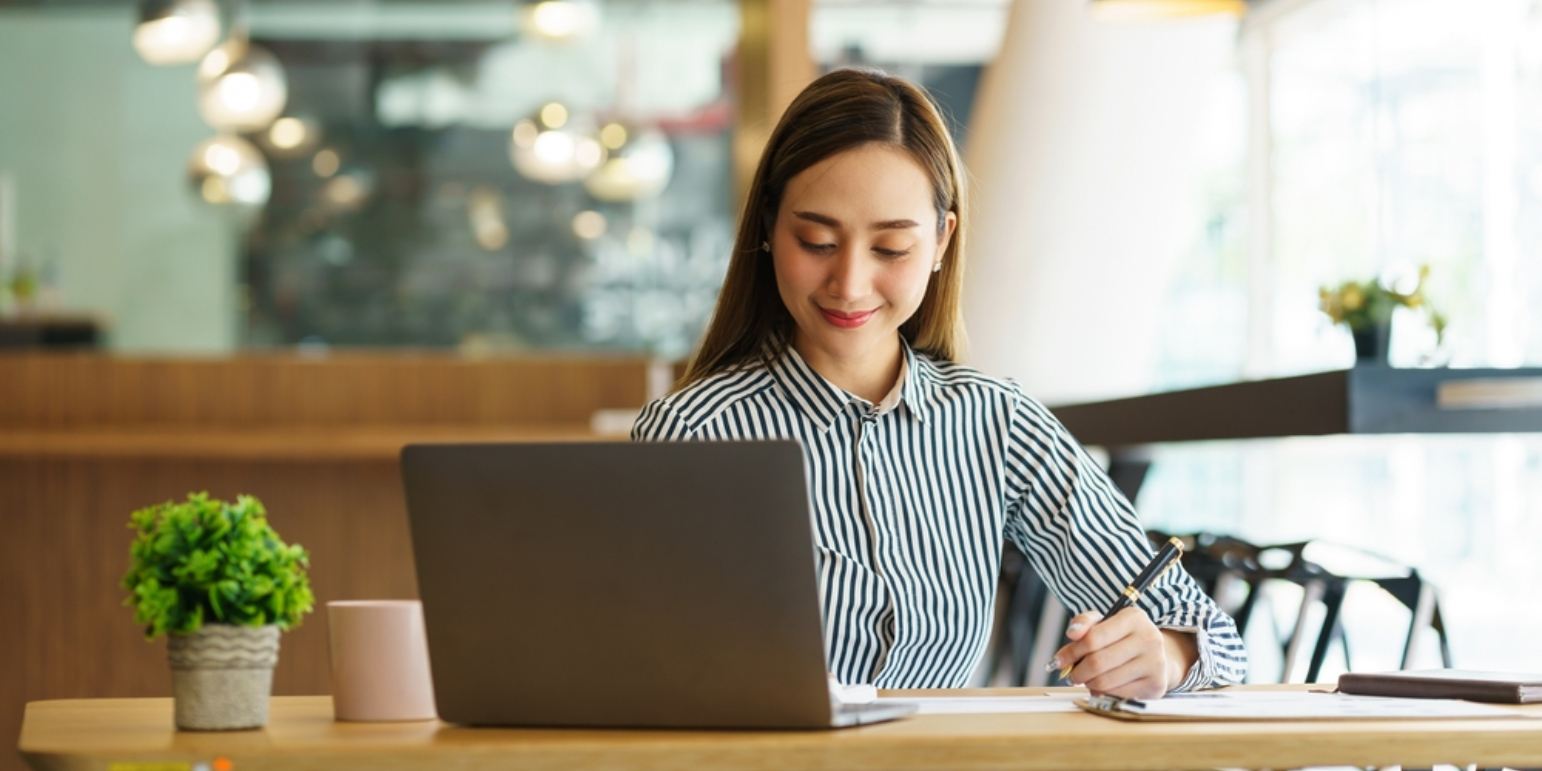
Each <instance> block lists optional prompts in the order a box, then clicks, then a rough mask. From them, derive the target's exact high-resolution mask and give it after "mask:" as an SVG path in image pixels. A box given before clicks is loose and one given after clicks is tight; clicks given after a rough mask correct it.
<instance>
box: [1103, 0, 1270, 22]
mask: <svg viewBox="0 0 1542 771" xmlns="http://www.w3.org/2000/svg"><path fill="white" fill-rule="evenodd" d="M1247 9H1248V4H1247V2H1246V1H1245V0H1092V17H1093V18H1094V19H1097V20H1098V21H1106V22H1113V23H1139V22H1147V21H1162V20H1164V19H1178V18H1184V17H1189V16H1211V15H1217V14H1227V15H1231V16H1237V17H1241V16H1242V15H1243V14H1245V13H1247Z"/></svg>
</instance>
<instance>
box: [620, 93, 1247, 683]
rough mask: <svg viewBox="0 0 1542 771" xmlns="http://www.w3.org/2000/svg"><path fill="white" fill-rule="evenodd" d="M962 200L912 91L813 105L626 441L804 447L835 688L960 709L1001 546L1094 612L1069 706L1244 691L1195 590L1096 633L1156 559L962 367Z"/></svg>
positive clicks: (764, 167)
mask: <svg viewBox="0 0 1542 771" xmlns="http://www.w3.org/2000/svg"><path fill="white" fill-rule="evenodd" d="M964 187H965V185H964V181H963V174H962V167H961V165H960V163H959V160H958V153H957V151H956V150H955V148H954V147H953V144H952V140H951V139H950V137H949V135H948V133H947V128H946V127H945V125H944V124H943V121H942V118H941V116H940V114H939V113H938V111H937V108H936V107H935V106H934V105H933V104H932V103H931V101H930V100H929V99H928V98H927V97H926V95H925V94H924V93H923V92H922V91H921V90H920V89H918V88H917V87H915V86H914V85H911V84H910V83H908V82H906V81H904V80H901V79H898V78H894V77H890V76H887V75H884V74H882V73H878V72H870V71H864V70H839V71H836V72H832V73H830V74H828V75H825V76H823V77H821V78H819V79H818V80H816V81H814V82H813V83H812V84H810V85H809V86H808V88H806V89H805V90H804V91H803V93H802V94H800V95H799V96H798V98H797V99H796V100H795V101H794V102H793V103H792V105H791V106H790V107H789V108H788V110H787V112H786V113H785V114H784V115H783V116H782V120H781V122H780V123H779V124H778V125H777V127H776V130H775V131H774V132H773V133H772V135H771V138H770V140H769V142H768V143H767V147H766V150H765V154H764V156H763V157H762V158H761V161H760V166H759V168H758V169H757V170H756V172H755V178H754V181H753V183H752V184H751V187H750V192H749V197H748V200H747V202H746V204H745V209H744V214H743V217H742V219H741V221H740V225H739V235H738V239H737V242H736V244H735V250H734V254H733V257H732V260H731V262H730V264H729V267H728V275H727V278H726V280H725V282H724V286H723V290H722V294H721V295H720V296H719V299H718V305H717V310H716V312H715V313H714V315H713V318H712V322H711V325H710V327H709V328H708V330H707V334H706V337H705V339H704V340H703V342H702V346H701V349H700V350H699V351H698V352H697V354H696V356H695V357H694V358H693V360H692V361H691V364H690V367H689V369H688V371H687V372H686V374H685V377H684V378H683V379H682V381H681V383H680V384H679V386H678V387H677V389H676V390H675V392H674V393H672V394H670V395H669V396H667V397H665V398H663V399H660V400H658V401H655V402H653V403H651V404H649V405H648V406H647V407H646V408H645V409H644V410H643V413H642V415H641V416H640V417H639V418H638V421H637V424H636V426H634V427H633V430H632V435H633V438H634V439H637V440H693V439H703V440H726V439H767V438H793V439H797V440H798V441H800V442H801V443H802V445H803V448H804V452H805V457H806V458H807V463H808V479H809V485H810V496H811V501H812V504H813V511H814V527H815V540H816V545H817V547H818V569H819V585H820V590H821V602H822V605H823V612H824V620H825V633H826V638H827V639H826V648H827V658H828V660H829V666H830V671H831V672H832V673H833V675H834V676H835V677H836V678H837V679H839V680H840V681H841V682H844V683H848V684H855V683H872V684H875V685H877V686H879V687H884V688H931V687H959V686H962V685H964V684H965V681H966V679H967V677H968V675H969V673H970V672H971V671H972V669H973V668H974V666H975V664H976V662H977V661H978V659H979V658H980V656H981V653H982V652H983V650H984V647H985V644H986V638H987V636H988V635H989V633H990V627H991V622H992V604H993V599H994V594H995V588H996V580H997V572H998V569H999V567H1000V553H1001V543H1002V539H1003V538H1011V539H1012V540H1013V542H1014V543H1016V544H1017V545H1018V546H1019V547H1020V548H1021V549H1022V550H1023V552H1024V553H1025V554H1027V555H1028V556H1029V558H1030V559H1031V560H1032V562H1033V565H1034V567H1035V568H1037V569H1038V571H1039V573H1040V574H1041V575H1042V576H1044V578H1045V579H1046V580H1047V581H1048V582H1049V584H1050V586H1051V587H1052V588H1053V590H1054V591H1055V594H1056V596H1057V597H1059V598H1060V600H1061V601H1062V602H1063V603H1064V604H1065V605H1066V607H1068V608H1072V609H1075V610H1076V611H1078V614H1077V615H1076V616H1075V618H1073V619H1072V620H1071V624H1070V629H1069V633H1068V637H1069V638H1070V640H1071V642H1070V643H1068V644H1067V645H1066V646H1064V647H1063V648H1061V649H1060V650H1059V651H1058V652H1057V653H1056V655H1055V660H1054V661H1053V662H1051V665H1052V667H1053V668H1056V669H1058V668H1062V667H1070V668H1071V673H1070V676H1069V679H1070V680H1071V681H1072V682H1074V683H1078V684H1085V685H1087V686H1088V687H1089V688H1091V689H1092V690H1094V691H1097V692H1101V693H1109V694H1114V695H1118V696H1128V697H1135V698H1151V697H1156V696H1160V695H1162V694H1163V693H1166V692H1168V691H1171V690H1185V689H1191V688H1200V687H1212V686H1218V685H1225V684H1230V683H1235V682H1238V681H1240V680H1241V677H1242V674H1243V672H1244V671H1245V669H1246V657H1245V654H1244V653H1243V649H1242V645H1241V641H1240V640H1239V639H1238V637H1237V634H1236V627H1235V625H1234V624H1233V623H1232V621H1231V619H1230V618H1227V616H1226V615H1225V614H1224V613H1222V612H1221V611H1220V610H1219V609H1218V608H1216V606H1215V605H1214V604H1213V603H1212V602H1210V600H1209V599H1208V598H1206V597H1205V596H1204V595H1203V593H1202V592H1201V591H1200V590H1199V589H1198V587H1197V586H1195V584H1194V582H1193V580H1192V579H1191V578H1189V576H1188V575H1187V574H1184V573H1182V572H1181V571H1171V572H1169V574H1168V575H1167V576H1166V577H1164V578H1163V579H1161V580H1160V581H1159V582H1157V584H1155V585H1154V586H1153V587H1152V589H1151V590H1150V592H1148V594H1147V595H1146V598H1145V599H1144V600H1143V601H1142V603H1141V605H1142V607H1144V608H1145V610H1144V611H1143V610H1142V609H1140V608H1130V609H1127V610H1125V611H1123V612H1121V613H1119V614H1116V615H1115V616H1114V617H1113V618H1110V619H1107V620H1102V622H1101V623H1098V622H1099V621H1100V620H1101V616H1100V614H1098V613H1097V612H1096V611H1095V610H1094V609H1096V608H1106V607H1107V606H1108V605H1109V604H1110V603H1112V601H1113V600H1114V599H1115V598H1116V597H1117V596H1118V592H1119V590H1120V589H1121V588H1122V587H1123V586H1124V585H1125V583H1126V582H1128V581H1129V580H1130V579H1131V578H1132V577H1133V576H1134V575H1135V574H1136V573H1137V572H1138V571H1139V570H1140V568H1141V567H1142V566H1143V565H1144V563H1145V562H1146V561H1147V560H1148V559H1149V558H1150V555H1151V549H1150V546H1149V544H1148V543H1147V542H1146V540H1145V537H1144V535H1143V534H1142V532H1141V529H1140V527H1139V525H1138V523H1137V522H1136V519H1135V514H1134V512H1133V511H1132V510H1131V508H1130V506H1129V504H1128V503H1127V502H1125V500H1124V498H1123V497H1121V496H1120V495H1119V493H1117V492H1116V491H1115V490H1114V488H1113V486H1112V485H1111V484H1110V482H1109V480H1108V478H1107V476H1106V475H1105V474H1104V473H1103V471H1102V470H1101V469H1100V468H1098V467H1097V466H1096V465H1095V464H1094V463H1093V462H1092V461H1091V460H1090V459H1089V458H1088V456H1087V455H1086V453H1085V452H1084V451H1082V449H1081V448H1080V446H1078V445H1077V444H1076V442H1075V441H1074V440H1073V439H1072V438H1071V437H1070V435H1069V434H1068V433H1067V432H1066V430H1065V429H1064V428H1063V427H1062V426H1061V425H1060V424H1059V422H1057V421H1056V420H1055V418H1054V417H1053V416H1051V415H1050V414H1049V412H1048V411H1046V410H1045V409H1044V408H1043V407H1042V406H1040V405H1039V404H1038V403H1036V402H1034V401H1033V400H1032V399H1029V398H1028V397H1027V396H1025V395H1024V394H1023V392H1022V391H1021V390H1020V389H1019V388H1018V386H1017V384H1016V383H1013V382H1011V381H1007V380H998V379H994V378H990V377H987V376H985V375H982V374H980V373H978V372H976V371H974V370H971V369H968V368H966V367H963V366H960V365H958V364H956V363H954V361H953V359H954V357H955V356H956V354H957V353H958V348H959V346H960V344H961V342H962V337H963V330H962V327H961V323H960V310H959V294H960V285H961V281H962V276H963V257H964V248H963V247H964V245H963V233H962V229H961V226H962V224H963V222H964V218H965V216H966V212H967V207H966V206H965V201H964ZM1148 613H1149V615H1148Z"/></svg>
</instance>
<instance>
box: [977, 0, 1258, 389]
mask: <svg viewBox="0 0 1542 771" xmlns="http://www.w3.org/2000/svg"><path fill="white" fill-rule="evenodd" d="M1236 29H1237V23H1236V20H1235V19H1232V18H1230V17H1224V16H1223V17H1207V18H1199V19H1186V20H1174V21H1165V22H1158V23H1152V24H1145V25H1139V26H1114V25H1106V24H1099V23H1097V22H1094V21H1093V20H1092V19H1091V18H1090V17H1089V15H1088V13H1087V8H1086V3H1085V0H1014V3H1013V6H1012V9H1011V12H1010V14H1009V18H1008V21H1007V29H1006V32H1005V35H1004V38H1003V42H1002V48H1001V53H1000V55H999V56H998V57H997V59H996V61H995V62H994V63H992V65H991V66H990V68H989V69H988V70H987V72H986V73H985V77H984V80H983V82H982V83H981V87H980V93H979V96H978V97H977V100H976V103H975V106H974V109H973V113H972V119H971V125H970V130H969V144H968V147H966V148H965V163H966V165H967V166H968V168H969V169H970V171H971V174H972V176H973V180H974V185H973V188H972V192H973V205H974V209H973V215H974V218H973V223H972V226H971V230H970V237H971V241H970V243H969V250H970V251H969V255H968V259H969V268H968V278H967V280H966V284H965V301H964V302H965V305H964V307H965V318H966V322H967V324H968V329H969V335H970V341H971V346H970V354H969V363H970V364H972V365H974V366H976V367H979V368H980V369H982V370H984V371H986V372H988V373H990V374H994V375H1004V376H1010V377H1014V378H1017V379H1018V380H1019V381H1021V382H1022V383H1023V385H1024V387H1025V388H1026V389H1027V390H1028V392H1029V393H1030V394H1033V395H1034V396H1036V397H1038V398H1040V399H1042V400H1044V401H1046V402H1050V403H1055V402H1065V401H1073V400H1082V399H1088V398H1095V397H1099V396H1108V395H1116V394H1127V393H1135V392H1140V391H1144V390H1147V389H1149V387H1150V385H1151V376H1152V374H1153V368H1154V366H1155V363H1156V354H1157V342H1158V323H1159V318H1158V317H1159V314H1160V309H1161V307H1162V304H1163V302H1164V301H1165V298H1166V289H1167V284H1168V279H1169V275H1170V273H1171V271H1172V268H1173V266H1174V265H1175V259H1176V257H1177V254H1176V251H1177V250H1176V249H1175V244H1174V241H1175V237H1176V236H1177V235H1178V233H1179V232H1180V228H1179V227H1178V226H1179V224H1180V223H1177V222H1175V221H1174V220H1175V217H1176V213H1177V212H1178V211H1180V210H1181V204H1182V202H1183V200H1184V198H1183V197H1184V196H1186V195H1188V194H1189V193H1190V191H1191V189H1192V181H1191V180H1190V179H1188V173H1187V172H1188V168H1189V157H1190V149H1191V147H1192V146H1193V142H1192V139H1193V137H1194V136H1195V134H1196V128H1197V123H1198V120H1199V116H1200V114H1201V107H1202V105H1203V100H1204V97H1205V93H1206V89H1207V87H1208V86H1209V84H1210V79H1211V76H1212V75H1213V74H1215V73H1217V72H1218V71H1220V70H1222V69H1223V68H1227V67H1231V66H1232V64H1233V58H1234V55H1233V52H1234V47H1235V41H1236Z"/></svg>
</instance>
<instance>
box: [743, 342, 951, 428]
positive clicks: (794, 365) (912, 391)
mask: <svg viewBox="0 0 1542 771" xmlns="http://www.w3.org/2000/svg"><path fill="white" fill-rule="evenodd" d="M900 353H901V355H902V356H903V357H904V360H903V361H902V362H901V364H900V376H899V379H898V380H897V381H896V382H895V389H894V391H891V392H890V394H889V395H888V396H887V397H885V399H884V400H883V402H882V403H880V404H879V405H878V406H877V407H876V409H877V410H878V413H879V414H885V413H888V412H890V411H892V410H893V409H897V408H898V405H901V404H903V405H904V407H905V409H906V410H907V411H909V413H910V414H911V415H913V416H914V417H915V418H916V419H917V420H920V421H923V422H924V421H925V420H926V399H925V394H924V393H923V391H922V389H923V386H924V380H923V378H922V374H921V372H920V369H921V366H920V359H919V357H917V356H916V354H915V352H914V351H912V350H911V348H910V345H909V343H906V342H905V340H904V338H900ZM768 369H769V370H770V372H771V376H772V377H773V378H774V379H775V380H776V384H777V387H779V388H781V389H782V393H784V394H785V395H786V396H787V399H788V400H789V401H791V402H792V403H793V404H794V405H795V406H797V408H798V409H799V410H800V411H802V412H803V414H804V415H805V416H806V417H808V419H809V420H811V421H813V422H814V424H815V425H817V426H819V428H820V430H821V431H829V430H830V427H831V426H833V425H835V419H836V418H837V417H839V416H840V414H841V412H843V411H844V410H845V409H846V407H847V405H849V404H851V403H853V402H856V403H859V404H864V405H866V404H868V403H867V401H866V400H863V399H860V398H858V397H856V396H853V395H852V394H849V393H847V392H846V391H843V390H841V389H840V388H837V387H836V386H835V385H834V384H832V383H831V382H830V381H828V380H825V379H824V376H822V375H820V374H819V373H818V372H815V371H814V368H813V367H810V366H809V365H808V362H806V361H804V360H803V357H802V356H799V355H798V352H797V351H796V350H794V349H793V347H792V346H791V345H789V346H787V348H786V349H785V350H784V351H783V352H782V354H781V355H780V356H778V357H775V358H774V359H773V360H772V362H771V363H770V365H769V367H768ZM896 392H897V395H896ZM891 401H892V402H893V403H892V404H891V403H890V402H891ZM869 406H871V405H869Z"/></svg>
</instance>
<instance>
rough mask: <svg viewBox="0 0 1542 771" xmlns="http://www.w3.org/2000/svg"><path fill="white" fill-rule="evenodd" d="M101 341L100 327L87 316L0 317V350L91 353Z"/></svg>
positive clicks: (99, 323) (90, 316)
mask: <svg viewBox="0 0 1542 771" xmlns="http://www.w3.org/2000/svg"><path fill="white" fill-rule="evenodd" d="M101 340H102V323H101V321H100V320H98V319H97V317H95V316H92V315H89V314H53V313H50V314H36V315H34V314H30V313H29V314H18V315H12V316H0V350H6V349H13V350H14V349H39V348H45V349H58V348H72V349H77V350H79V349H92V348H96V347H97V346H99V345H100V344H101Z"/></svg>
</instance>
